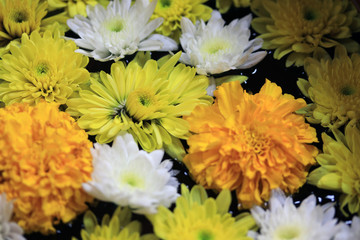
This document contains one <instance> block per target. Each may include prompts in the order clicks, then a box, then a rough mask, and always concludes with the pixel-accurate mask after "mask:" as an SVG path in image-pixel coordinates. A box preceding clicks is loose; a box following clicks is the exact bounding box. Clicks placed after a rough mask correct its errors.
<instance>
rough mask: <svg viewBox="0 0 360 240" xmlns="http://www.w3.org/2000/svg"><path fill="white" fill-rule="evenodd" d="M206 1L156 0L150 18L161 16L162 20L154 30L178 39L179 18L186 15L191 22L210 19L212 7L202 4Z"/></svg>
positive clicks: (179, 32)
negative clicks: (156, 2)
mask: <svg viewBox="0 0 360 240" xmlns="http://www.w3.org/2000/svg"><path fill="white" fill-rule="evenodd" d="M207 1H208V0H158V4H157V5H156V8H155V11H154V13H153V15H152V17H151V19H156V18H158V17H161V18H163V19H164V22H163V24H162V25H161V26H160V27H158V28H157V29H156V31H157V32H159V33H161V34H163V35H165V36H170V37H171V38H172V39H175V40H176V41H178V40H179V37H180V35H181V25H180V21H181V18H183V17H186V18H188V19H190V20H191V21H192V22H193V23H195V22H196V21H197V20H200V19H202V20H204V21H207V20H209V19H210V17H211V12H212V8H211V7H209V6H206V5H204V4H203V3H205V2H207Z"/></svg>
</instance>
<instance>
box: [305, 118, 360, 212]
mask: <svg viewBox="0 0 360 240" xmlns="http://www.w3.org/2000/svg"><path fill="white" fill-rule="evenodd" d="M333 133H334V135H335V137H336V140H334V139H333V138H331V137H329V136H328V135H326V134H325V133H322V135H321V137H322V140H323V142H324V145H323V151H324V152H323V153H321V154H319V155H318V156H317V157H316V160H317V162H318V163H319V164H320V167H319V168H317V169H315V170H314V171H312V172H311V173H310V174H309V177H308V181H309V183H310V184H313V185H316V186H317V187H319V188H323V189H329V190H333V191H338V192H342V193H343V195H342V196H341V197H340V209H341V211H342V212H343V213H344V214H345V215H347V213H346V211H345V210H344V207H345V206H347V209H348V210H349V212H350V213H352V214H360V187H359V186H360V179H359V176H360V161H359V159H360V129H359V128H357V127H356V125H355V124H354V125H352V124H348V125H347V126H346V128H345V136H344V135H343V134H342V133H341V132H340V131H339V130H338V129H334V130H333Z"/></svg>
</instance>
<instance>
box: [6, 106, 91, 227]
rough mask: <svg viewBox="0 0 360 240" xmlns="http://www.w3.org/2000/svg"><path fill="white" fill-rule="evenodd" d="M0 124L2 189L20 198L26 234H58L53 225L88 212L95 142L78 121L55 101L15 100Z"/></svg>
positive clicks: (18, 212) (17, 214) (19, 218)
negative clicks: (33, 103) (84, 186)
mask: <svg viewBox="0 0 360 240" xmlns="http://www.w3.org/2000/svg"><path fill="white" fill-rule="evenodd" d="M0 124H1V126H2V128H1V129H0V139H1V141H0V142H1V148H0V149H1V150H0V172H1V176H0V180H1V181H0V192H5V193H6V195H7V197H8V199H15V201H14V220H15V221H16V222H17V223H18V224H19V225H20V226H21V227H22V228H23V229H24V230H25V232H27V233H29V232H33V231H40V232H42V233H43V234H48V233H53V232H55V228H54V227H53V224H56V223H59V221H60V220H61V221H62V222H64V223H66V222H68V221H70V220H72V219H73V218H75V217H76V215H77V214H79V213H81V212H83V211H85V210H86V209H87V205H86V204H85V202H87V201H91V199H92V198H91V197H90V196H89V195H87V194H86V193H85V192H84V191H83V190H82V186H81V184H82V183H83V182H86V181H89V180H90V175H91V172H92V164H91V154H90V148H91V146H92V144H91V142H90V141H89V140H88V136H87V134H86V133H85V131H84V130H81V129H80V128H79V127H78V126H77V124H76V123H75V121H74V119H73V118H71V117H70V115H69V114H67V113H64V112H60V111H59V110H58V104H55V103H46V102H40V103H39V104H37V105H36V106H35V107H31V106H29V105H28V104H25V103H14V104H12V105H10V106H7V107H5V108H1V109H0Z"/></svg>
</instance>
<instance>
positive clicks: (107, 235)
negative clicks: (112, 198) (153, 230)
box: [73, 207, 158, 240]
mask: <svg viewBox="0 0 360 240" xmlns="http://www.w3.org/2000/svg"><path fill="white" fill-rule="evenodd" d="M130 220H131V210H130V209H129V208H121V207H118V208H117V209H116V210H115V212H114V214H113V215H112V217H111V219H110V216H109V215H108V214H106V215H105V216H104V217H103V219H102V222H101V225H99V223H98V221H97V219H96V216H95V215H94V213H92V212H91V211H87V212H86V213H85V215H84V226H85V229H83V230H81V239H82V240H105V239H109V240H110V239H111V240H157V239H158V238H157V237H156V236H155V235H154V234H145V235H143V236H140V233H141V224H140V222H138V221H130ZM73 239H75V240H76V238H73Z"/></svg>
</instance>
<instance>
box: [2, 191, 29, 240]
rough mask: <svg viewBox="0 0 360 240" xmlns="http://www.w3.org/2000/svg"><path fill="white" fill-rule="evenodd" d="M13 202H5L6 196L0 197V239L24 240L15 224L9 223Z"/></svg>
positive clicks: (21, 232)
mask: <svg viewBox="0 0 360 240" xmlns="http://www.w3.org/2000/svg"><path fill="white" fill-rule="evenodd" d="M13 207H14V206H13V202H12V201H10V202H8V201H7V200H6V194H5V193H2V194H1V195H0V229H1V231H0V239H9V240H25V238H24V237H23V236H22V234H23V230H22V229H21V227H19V225H17V224H16V223H15V222H11V221H10V220H11V217H12V213H13Z"/></svg>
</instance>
